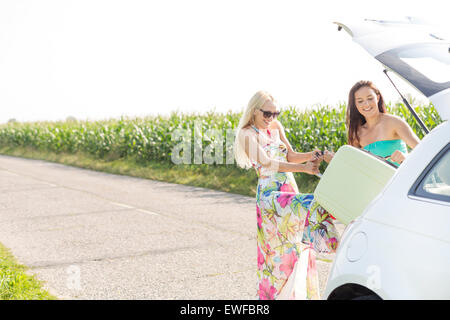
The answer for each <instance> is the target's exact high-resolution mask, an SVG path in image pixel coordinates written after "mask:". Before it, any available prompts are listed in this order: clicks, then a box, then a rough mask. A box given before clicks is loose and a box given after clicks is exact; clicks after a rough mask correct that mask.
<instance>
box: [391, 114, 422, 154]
mask: <svg viewBox="0 0 450 320" xmlns="http://www.w3.org/2000/svg"><path fill="white" fill-rule="evenodd" d="M392 120H393V124H394V130H395V134H396V135H397V136H398V137H399V138H400V139H402V140H403V141H405V142H406V144H407V145H408V146H409V147H410V148H411V149H414V148H415V147H416V146H417V144H418V143H419V142H420V140H419V138H418V137H417V136H416V134H415V133H414V131H413V130H412V129H411V127H410V126H409V125H408V123H406V121H405V120H403V119H401V118H398V117H393V118H392ZM405 159H406V154H405V153H403V152H401V151H400V150H395V151H394V153H393V154H392V155H391V160H392V161H394V162H398V163H402V162H403V161H404V160H405Z"/></svg>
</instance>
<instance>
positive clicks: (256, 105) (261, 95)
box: [234, 91, 275, 169]
mask: <svg viewBox="0 0 450 320" xmlns="http://www.w3.org/2000/svg"><path fill="white" fill-rule="evenodd" d="M267 100H270V101H272V102H275V99H274V98H273V97H272V95H270V94H269V93H268V92H266V91H258V92H256V93H255V94H254V95H253V97H252V98H251V99H250V101H249V102H248V105H247V108H246V109H245V110H244V113H243V114H242V117H241V120H239V124H238V126H237V128H236V135H235V139H234V158H235V159H236V163H237V165H238V166H239V167H241V168H244V169H249V168H251V167H252V163H251V161H250V159H249V157H248V156H247V154H246V153H245V146H244V145H243V144H242V140H241V139H240V134H241V132H242V129H243V128H245V127H247V126H248V125H252V124H254V114H255V111H256V110H258V109H261V107H262V106H263V105H264V103H266V101H267Z"/></svg>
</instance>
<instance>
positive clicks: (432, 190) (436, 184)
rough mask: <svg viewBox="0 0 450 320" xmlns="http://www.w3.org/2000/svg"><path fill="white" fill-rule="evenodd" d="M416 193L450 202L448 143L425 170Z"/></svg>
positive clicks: (449, 148)
mask: <svg viewBox="0 0 450 320" xmlns="http://www.w3.org/2000/svg"><path fill="white" fill-rule="evenodd" d="M420 181H421V182H420V183H419V184H418V185H417V188H416V191H415V194H416V195H417V196H421V197H425V198H431V199H435V200H440V201H446V202H450V146H449V145H447V147H446V148H444V150H442V151H441V152H440V153H439V154H438V156H437V157H436V158H435V159H434V160H433V161H432V162H431V163H430V166H429V167H428V168H427V169H426V170H425V175H424V176H423V178H422V179H420Z"/></svg>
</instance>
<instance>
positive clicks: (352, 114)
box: [345, 80, 386, 145]
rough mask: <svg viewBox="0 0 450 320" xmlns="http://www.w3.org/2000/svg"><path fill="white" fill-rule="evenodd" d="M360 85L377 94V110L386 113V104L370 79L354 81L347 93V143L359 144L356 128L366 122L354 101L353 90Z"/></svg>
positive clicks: (356, 89) (357, 88)
mask: <svg viewBox="0 0 450 320" xmlns="http://www.w3.org/2000/svg"><path fill="white" fill-rule="evenodd" d="M362 87H368V88H370V89H372V90H373V91H374V92H375V93H376V94H377V95H378V110H379V111H380V112H381V113H386V105H385V104H384V99H383V96H382V94H381V92H380V90H378V88H377V87H376V86H375V85H374V84H373V83H372V81H367V80H361V81H358V82H357V83H355V85H354V86H353V87H352V88H351V89H350V92H349V94H348V104H347V113H346V119H345V124H346V125H347V134H348V144H349V145H355V144H359V136H358V129H359V128H360V127H361V126H362V125H364V124H365V123H366V118H364V116H363V115H362V114H361V113H359V111H358V109H357V108H356V103H355V92H356V91H358V90H359V89H361V88H362Z"/></svg>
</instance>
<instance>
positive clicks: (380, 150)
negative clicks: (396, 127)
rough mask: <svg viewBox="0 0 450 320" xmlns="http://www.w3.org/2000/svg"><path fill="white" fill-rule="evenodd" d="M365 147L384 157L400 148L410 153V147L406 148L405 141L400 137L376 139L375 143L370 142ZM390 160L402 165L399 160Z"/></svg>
mask: <svg viewBox="0 0 450 320" xmlns="http://www.w3.org/2000/svg"><path fill="white" fill-rule="evenodd" d="M363 149H364V150H367V151H369V152H370V153H373V154H375V155H377V156H380V157H382V158H386V157H388V156H390V155H392V154H393V153H394V152H395V150H399V151H401V152H403V153H408V149H407V148H406V144H405V142H403V140H400V139H397V140H380V141H375V142H373V143H370V144H368V145H367V146H365V147H364V148H363ZM388 161H390V159H388ZM390 162H392V163H395V164H396V165H398V166H399V165H400V164H399V163H397V162H393V161H390Z"/></svg>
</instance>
